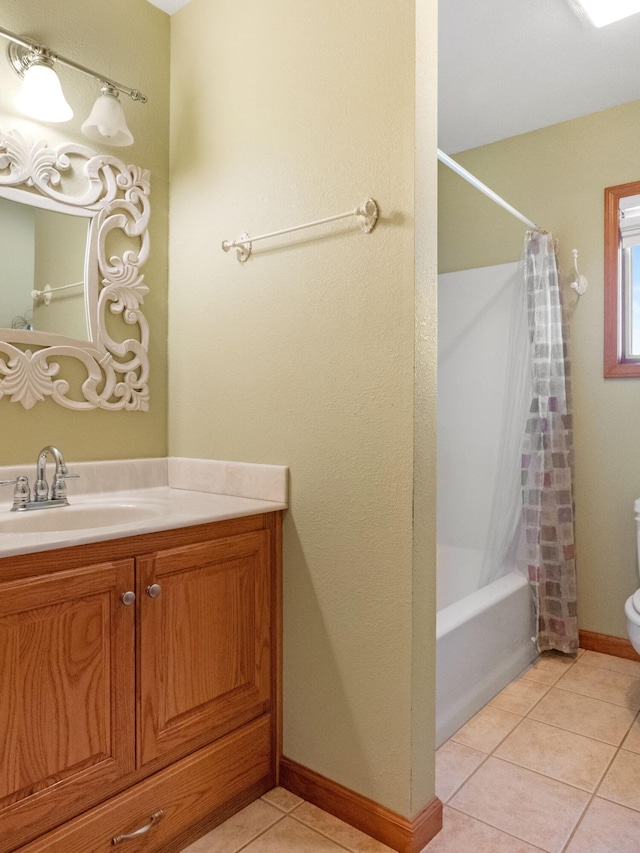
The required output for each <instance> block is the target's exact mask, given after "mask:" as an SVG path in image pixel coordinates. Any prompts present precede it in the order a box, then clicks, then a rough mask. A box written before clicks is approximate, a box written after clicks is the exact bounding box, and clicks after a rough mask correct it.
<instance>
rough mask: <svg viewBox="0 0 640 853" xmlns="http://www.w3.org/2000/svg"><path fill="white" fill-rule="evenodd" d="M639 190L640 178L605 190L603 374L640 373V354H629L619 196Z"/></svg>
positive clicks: (628, 375)
mask: <svg viewBox="0 0 640 853" xmlns="http://www.w3.org/2000/svg"><path fill="white" fill-rule="evenodd" d="M638 194H640V181H633V182H631V183H628V184H619V185H618V186H615V187H606V189H605V191H604V377H605V379H625V378H634V377H640V358H638V357H636V358H631V357H628V356H627V355H626V337H627V329H626V325H627V323H626V308H625V300H626V297H627V292H626V291H627V288H626V282H625V280H623V275H622V272H623V271H622V248H621V241H620V225H619V218H618V216H619V214H618V211H619V209H620V199H623V198H626V197H627V196H632V195H638Z"/></svg>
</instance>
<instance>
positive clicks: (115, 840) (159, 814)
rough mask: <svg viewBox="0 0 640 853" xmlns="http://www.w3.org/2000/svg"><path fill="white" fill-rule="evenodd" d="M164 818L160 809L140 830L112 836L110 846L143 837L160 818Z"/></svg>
mask: <svg viewBox="0 0 640 853" xmlns="http://www.w3.org/2000/svg"><path fill="white" fill-rule="evenodd" d="M163 816H164V811H163V810H162V809H160V810H159V811H157V812H154V813H153V814H152V815H151V817H150V818H149V823H145V825H144V826H141V827H140V829H136V831H135V832H128V833H126V834H122V835H114V836H113V838H112V839H111V844H112V845H113V846H114V847H115V845H116V844H120V842H121V841H130V840H131V839H132V838H140V836H141V835H145V834H146V833H147V832H149V830H150V829H151V828H152V827H153V826H154V824H156V823H157V822H158V821H159V820H160V818H161V817H163Z"/></svg>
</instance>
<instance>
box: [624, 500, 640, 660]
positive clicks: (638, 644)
mask: <svg viewBox="0 0 640 853" xmlns="http://www.w3.org/2000/svg"><path fill="white" fill-rule="evenodd" d="M633 509H634V511H635V514H636V543H637V546H636V547H637V561H638V567H639V570H640V498H639V499H638V500H637V501H636V502H635V503H634V505H633ZM624 612H625V613H626V614H627V634H628V635H629V639H630V640H631V644H632V646H633V648H634V649H635V650H636V651H637V652H638V654H640V589H637V590H636V591H635V592H634V593H633V595H631V596H629V598H628V599H627V600H626V602H625V605H624Z"/></svg>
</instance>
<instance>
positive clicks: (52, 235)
mask: <svg viewBox="0 0 640 853" xmlns="http://www.w3.org/2000/svg"><path fill="white" fill-rule="evenodd" d="M149 213H150V207H149V173H148V171H146V170H144V169H140V168H138V167H137V166H127V165H125V163H123V162H122V161H120V160H118V159H116V158H115V157H112V156H110V155H102V154H96V153H95V152H94V151H92V150H91V149H89V148H86V147H85V146H84V145H79V144H75V143H68V144H65V145H62V146H59V147H58V148H55V149H53V148H49V147H48V146H47V144H46V142H44V141H37V142H35V143H33V144H30V143H28V142H26V141H25V140H24V139H23V138H22V137H21V136H20V134H19V133H17V132H16V131H11V132H10V133H8V134H6V135H5V134H2V133H0V235H1V236H0V251H2V258H3V264H2V271H1V272H0V398H3V397H5V398H7V399H8V400H10V401H11V402H17V403H20V404H21V405H23V406H24V407H25V408H27V409H30V408H32V407H33V406H34V405H35V404H36V403H37V402H39V401H40V400H44V399H46V398H48V397H50V398H51V399H53V400H54V401H55V402H57V403H59V404H60V405H63V406H65V407H67V408H71V409H77V410H82V409H93V408H104V409H127V410H140V411H146V410H148V406H149V391H148V385H147V378H148V372H149V363H148V337H149V332H148V325H147V322H146V319H145V317H144V314H143V312H142V309H141V306H142V303H143V300H144V297H145V295H146V294H147V293H148V287H147V286H146V284H144V283H143V279H144V276H143V275H142V274H141V273H140V267H141V266H142V265H143V264H144V263H145V261H146V260H147V258H148V256H149V234H148V225H149Z"/></svg>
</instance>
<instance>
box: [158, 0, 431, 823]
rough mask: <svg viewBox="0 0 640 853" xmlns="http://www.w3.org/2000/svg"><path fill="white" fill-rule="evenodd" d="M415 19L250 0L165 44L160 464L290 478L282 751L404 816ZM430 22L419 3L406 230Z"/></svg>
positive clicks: (425, 110)
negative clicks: (166, 186) (322, 220)
mask: <svg viewBox="0 0 640 853" xmlns="http://www.w3.org/2000/svg"><path fill="white" fill-rule="evenodd" d="M415 5H416V4H415V2H414V0H398V2H392V3H389V2H388V0H349V2H347V3H345V2H344V0H325V2H323V3H316V2H311V0H302V2H301V0H273V2H270V3H268V4H265V3H263V2H260V0H247V2H245V3H243V4H242V14H241V15H240V16H239V15H238V4H237V2H235V0H192V2H191V3H190V4H189V5H188V6H186V7H185V8H184V9H182V10H181V11H180V12H178V13H177V14H176V15H174V16H173V17H172V28H171V35H172V83H171V90H172V102H171V109H172V121H171V126H172V143H171V169H172V179H171V180H172V183H171V242H170V248H171V268H170V282H171V285H170V298H169V305H170V312H169V313H170V336H169V349H170V413H171V414H170V452H171V453H172V454H176V455H187V456H204V457H213V458H219V459H236V460H243V461H253V462H266V463H277V464H284V465H288V466H289V467H290V470H291V507H290V510H289V512H288V513H287V516H286V521H285V550H284V566H285V590H284V594H285V602H284V603H285V673H284V680H285V684H284V689H285V703H284V715H285V719H284V732H285V744H284V751H285V754H286V755H287V756H289V757H290V758H292V759H294V760H296V761H298V762H301V763H302V764H304V765H306V766H308V767H310V768H312V769H314V770H316V771H318V772H320V773H323V774H325V775H326V776H328V777H330V778H332V779H335V780H337V781H338V782H340V783H342V784H344V785H346V786H348V787H350V788H352V789H354V790H356V791H359V792H360V793H362V794H364V795H366V796H369V797H372V798H373V799H375V800H377V801H379V802H382V803H383V804H385V805H386V806H388V807H389V808H392V809H395V810H397V811H399V812H401V813H403V814H405V815H411V814H414V813H415V812H416V811H417V810H418V809H419V808H421V807H422V806H424V804H425V803H426V802H427V801H428V800H429V799H430V798H431V797H432V796H433V790H434V788H433V733H432V732H433V683H434V672H433V637H434V632H433V609H434V597H433V574H434V557H433V526H434V512H433V507H434V494H433V476H432V474H433V470H434V466H433V460H434V454H435V448H434V443H433V424H432V416H433V392H434V382H435V380H434V370H433V368H434V362H435V350H434V337H435V334H434V323H435V319H434V313H435V312H434V311H433V310H431V312H430V316H428V317H424V316H419V317H418V331H419V335H418V358H417V360H416V359H415V358H414V323H415V322H416V315H415V296H414V251H416V250H417V251H418V254H419V259H420V261H419V265H418V269H417V276H416V283H417V285H418V290H419V296H420V300H421V308H423V309H424V307H425V306H427V307H431V308H433V301H434V299H435V297H434V295H433V294H434V292H435V290H434V278H435V275H434V272H435V267H434V260H433V259H434V257H435V247H434V246H433V245H432V243H431V242H430V240H431V239H432V238H434V237H435V234H434V230H433V223H429V224H428V226H426V231H427V232H430V235H431V237H426V238H425V241H424V242H423V244H422V245H421V246H420V247H416V245H415V241H414V222H413V217H414V177H415V175H414V162H413V161H414V143H415V141H416V133H415V129H414V88H415V84H414V58H415V20H414V17H415ZM435 13H436V4H435V2H433V0H420V3H419V14H420V15H421V23H422V29H423V31H422V32H421V38H420V46H419V55H420V57H421V60H423V61H424V64H423V67H422V69H421V76H420V80H419V87H420V91H421V92H422V94H423V96H424V99H425V101H424V105H423V106H422V112H421V114H420V116H419V125H420V138H421V144H422V145H423V146H425V148H423V150H426V151H427V152H428V154H430V155H431V157H430V159H426V160H425V161H424V163H423V165H422V166H421V168H420V170H419V186H418V197H419V206H420V215H421V216H424V213H423V211H424V210H425V208H427V207H431V208H433V204H434V200H435V165H434V164H435V158H434V157H433V152H434V150H435V118H434V112H435V110H434V85H435V61H436V60H435V55H436V49H435V48H436V45H435V36H436V26H435ZM428 154H427V155H425V156H426V157H428ZM368 195H371V196H374V197H375V198H376V199H377V201H378V203H379V204H380V207H381V210H382V218H381V221H380V223H379V225H378V227H377V229H376V231H375V232H374V233H373V234H372V235H369V236H365V235H363V234H361V233H360V232H359V231H358V229H357V225H356V223H355V222H354V221H350V222H346V223H335V224H332V225H328V226H325V227H323V228H319V229H316V230H313V231H308V232H303V233H300V234H297V235H291V236H289V237H287V238H285V239H280V240H273V241H270V242H265V243H262V244H260V243H258V244H256V245H255V247H254V255H253V256H252V257H251V259H250V260H249V262H248V263H247V264H245V265H241V264H239V263H238V261H237V260H236V258H235V254H234V253H233V252H232V253H229V254H224V253H223V252H222V251H221V248H220V244H221V241H222V240H223V239H233V238H235V237H236V236H237V235H238V234H239V233H240V232H241V231H243V230H247V231H249V232H250V233H253V234H258V233H262V232H265V231H271V230H274V229H277V228H281V227H286V226H289V225H293V224H297V223H299V222H305V221H309V220H310V219H314V218H319V217H323V216H327V215H331V214H334V213H339V212H341V211H343V210H349V209H350V208H353V207H355V205H357V204H358V203H360V202H361V201H362V200H364V198H365V197H366V196H368ZM414 364H415V365H416V372H417V384H416V388H415V389H414ZM414 390H417V394H418V408H419V410H425V411H426V412H427V414H426V417H425V418H424V419H423V420H422V421H421V422H420V423H419V428H418V429H417V430H416V432H415V437H416V448H415V455H416V472H417V476H416V498H417V502H418V503H419V505H420V507H421V508H422V512H421V514H420V517H419V518H417V520H416V525H415V531H414V523H413V518H412V502H413V491H414V425H413V417H414ZM414 533H415V535H414ZM414 550H415V560H414ZM414 593H416V594H414Z"/></svg>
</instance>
